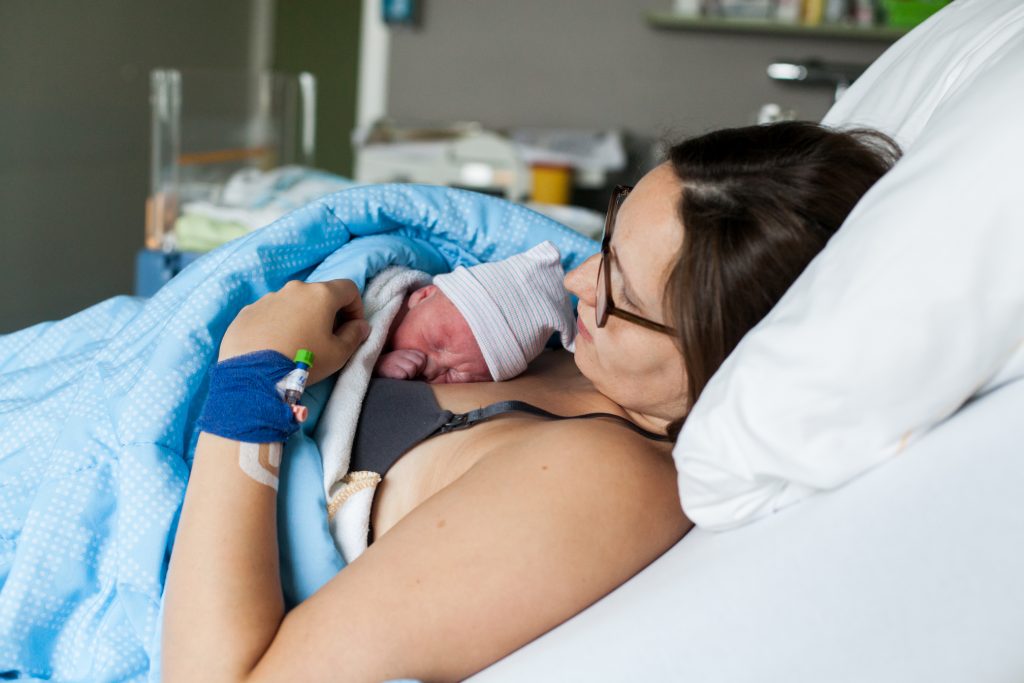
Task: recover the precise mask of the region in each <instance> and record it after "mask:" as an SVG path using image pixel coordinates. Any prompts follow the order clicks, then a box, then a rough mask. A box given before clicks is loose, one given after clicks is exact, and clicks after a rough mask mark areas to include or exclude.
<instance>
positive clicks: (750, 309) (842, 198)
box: [664, 121, 900, 435]
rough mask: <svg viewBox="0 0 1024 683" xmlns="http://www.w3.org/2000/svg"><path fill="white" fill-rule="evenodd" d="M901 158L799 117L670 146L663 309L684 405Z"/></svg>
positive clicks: (877, 137) (865, 136)
mask: <svg viewBox="0 0 1024 683" xmlns="http://www.w3.org/2000/svg"><path fill="white" fill-rule="evenodd" d="M899 156H900V149H899V146H898V145H897V144H896V143H895V142H894V141H893V140H892V139H891V138H889V137H888V136H886V135H884V134H882V133H879V132H877V131H873V130H867V129H855V130H847V131H837V130H832V129H830V128H826V127H824V126H820V125H818V124H815V123H810V122H805V121H784V122H780V123H773V124H767V125H759V126H748V127H744V128H729V129H724V130H718V131H715V132H712V133H708V134H706V135H701V136H699V137H695V138H691V139H688V140H684V141H683V142H681V143H679V144H677V145H674V146H673V147H671V148H670V149H669V150H668V154H667V157H668V161H669V162H670V163H671V164H672V168H673V169H674V170H675V173H676V175H677V176H678V177H679V180H680V181H681V182H682V190H683V192H682V199H681V200H680V202H679V216H680V218H681V219H682V223H683V246H682V248H681V250H680V252H679V254H678V257H677V259H676V262H675V266H674V267H673V269H672V273H671V276H670V277H669V280H668V283H667V284H666V297H665V299H664V300H665V304H666V310H665V317H666V319H667V320H669V321H670V323H669V324H671V325H672V326H673V327H675V329H676V330H678V337H677V343H678V344H679V347H680V350H681V352H682V353H683V359H684V365H685V367H686V373H687V381H688V392H687V393H688V399H689V401H688V405H689V406H690V407H692V406H693V404H694V403H695V402H696V400H697V397H698V396H700V394H701V392H702V391H703V390H704V387H705V386H706V385H707V383H708V380H710V379H711V376H712V375H713V374H714V373H715V371H716V370H718V368H719V366H721V364H722V362H723V361H724V360H725V358H726V356H728V355H729V353H731V352H732V350H733V349H734V348H735V347H736V345H737V344H738V343H739V341H740V339H742V338H743V335H745V334H746V333H747V332H748V331H750V329H751V328H753V327H754V326H755V325H756V324H757V323H758V322H759V321H760V320H761V319H762V318H763V317H764V316H765V315H767V314H768V311H770V310H771V308H772V307H773V306H774V305H775V304H776V303H777V302H778V301H779V299H781V298H782V295H783V294H784V293H785V292H786V290H787V289H788V288H789V286H790V285H791V284H793V282H794V281H795V280H796V279H797V276H799V275H800V273H801V272H803V270H804V268H805V267H806V266H807V264H808V263H810V261H811V259H813V258H814V256H815V255H816V254H817V253H818V252H820V251H821V250H822V248H823V247H824V246H825V243H826V242H828V240H829V238H830V237H831V236H832V235H833V234H834V233H835V232H836V230H838V229H839V226H840V225H842V223H843V221H844V220H845V219H846V216H847V215H848V214H849V213H850V211H851V210H852V209H853V207H854V205H855V204H856V203H857V202H858V201H859V200H860V198H861V197H862V196H863V195H864V193H865V192H867V191H868V189H869V188H870V187H871V186H872V185H874V184H875V182H876V181H877V180H878V179H879V178H881V177H882V176H883V175H884V174H885V172H886V171H888V170H889V169H890V168H891V167H892V165H893V164H894V163H895V162H896V160H897V159H898V158H899ZM685 419H686V418H685V417H684V418H682V419H680V420H678V421H677V422H676V423H674V424H673V425H671V427H670V431H671V433H672V434H673V435H675V434H676V433H678V431H679V429H680V428H681V427H682V423H683V421H684V420H685Z"/></svg>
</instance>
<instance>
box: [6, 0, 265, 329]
mask: <svg viewBox="0 0 1024 683" xmlns="http://www.w3.org/2000/svg"><path fill="white" fill-rule="evenodd" d="M268 8H269V9H272V6H271V5H269V4H268V3H267V2H266V1H265V0H217V2H208V1H207V0H174V1H173V2H169V1H167V0H89V2H81V1H80V0H53V1H47V2H40V1H39V0H0V333H3V332H10V331H13V330H16V329H19V328H22V327H25V326H27V325H29V324H32V323H36V322H40V321H42V320H48V319H55V318H61V317H64V316H66V315H69V314H71V313H74V312H76V311H78V310H81V309H83V308H85V307H86V306H89V305H91V304H94V303H96V302H98V301H100V300H102V299H105V298H108V297H110V296H114V295H117V294H127V293H129V292H131V291H132V264H133V261H134V255H135V252H136V250H137V249H139V248H140V247H141V246H142V240H143V224H144V217H145V214H144V202H145V199H146V195H147V193H148V187H149V118H150V114H149V78H148V74H149V71H150V69H153V68H155V67H160V66H176V67H180V68H188V67H223V68H246V67H249V66H251V65H258V64H259V63H260V62H263V63H264V65H266V63H267V61H266V60H269V59H270V52H271V50H270V44H269V41H270V39H271V38H270V32H271V31H272V28H273V27H272V16H271V17H270V20H269V21H268V20H267V19H268V17H267V15H266V11H267V9H268Z"/></svg>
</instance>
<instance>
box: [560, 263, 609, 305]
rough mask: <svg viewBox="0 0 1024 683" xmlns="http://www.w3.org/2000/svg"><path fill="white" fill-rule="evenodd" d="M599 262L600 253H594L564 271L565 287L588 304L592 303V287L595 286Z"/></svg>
mask: <svg viewBox="0 0 1024 683" xmlns="http://www.w3.org/2000/svg"><path fill="white" fill-rule="evenodd" d="M600 262H601V255H600V254H594V255H593V256H591V257H590V258H588V259H587V260H586V261H584V262H583V263H581V264H580V265H579V267H577V268H573V269H572V270H570V271H569V272H568V273H566V274H565V280H563V284H564V285H565V288H566V289H567V290H569V291H570V292H572V293H573V294H575V295H576V296H578V297H579V298H580V301H582V302H583V303H585V304H587V305H588V306H593V305H594V288H595V287H596V286H597V268H598V264H599V263H600Z"/></svg>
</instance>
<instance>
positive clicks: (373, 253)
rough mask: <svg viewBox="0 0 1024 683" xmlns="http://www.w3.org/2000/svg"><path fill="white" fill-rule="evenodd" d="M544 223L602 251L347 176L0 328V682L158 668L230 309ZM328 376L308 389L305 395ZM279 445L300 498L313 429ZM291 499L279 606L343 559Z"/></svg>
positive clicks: (528, 214) (451, 195)
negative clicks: (215, 238)
mask: <svg viewBox="0 0 1024 683" xmlns="http://www.w3.org/2000/svg"><path fill="white" fill-rule="evenodd" d="M544 240H551V241H552V242H554V243H555V245H556V246H557V247H558V248H559V250H560V251H561V254H562V260H563V265H564V266H565V267H566V268H572V267H575V266H577V265H579V263H581V262H582V261H583V259H585V258H586V257H588V256H590V255H591V254H592V253H594V251H595V250H596V248H597V245H596V244H595V243H594V242H592V241H591V240H588V239H586V238H583V237H581V236H579V235H578V234H576V233H574V232H572V231H571V230H569V229H568V228H565V227H563V226H561V225H560V224H558V223H555V222H554V221H552V220H550V219H548V218H546V217H544V216H541V215H540V214H537V213H534V212H533V211H530V210H528V209H526V208H524V207H521V206H518V205H515V204H511V203H509V202H506V201H504V200H501V199H497V198H494V197H488V196H484V195H479V194H475V193H472V192H466V191H461V190H454V189H449V188H441V187H428V186H416V185H378V186H364V187H355V188H352V189H347V190H343V191H341V192H338V193H336V194H333V195H329V196H327V197H325V198H323V199H320V200H318V201H316V202H313V203H312V204H309V205H307V206H305V207H302V208H300V209H297V210H295V211H293V212H292V213H290V214H288V215H286V216H284V217H282V218H281V219H279V220H277V221H275V222H274V223H271V224H270V225H268V226H267V227H265V228H262V229H260V230H257V231H255V232H253V233H250V234H249V235H246V236H244V237H241V238H239V239H237V240H235V241H233V242H230V243H228V244H225V245H224V246H222V247H220V248H218V249H216V250H214V251H212V252H210V253H208V254H205V255H204V256H203V257H201V258H200V259H198V260H197V261H195V262H194V263H192V264H191V265H189V266H188V267H187V268H186V269H185V270H183V271H182V272H181V273H180V274H179V275H178V276H177V277H175V278H174V279H173V280H171V282H170V283H168V284H167V285H166V286H164V287H163V289H161V290H160V291H159V292H158V293H157V294H156V295H155V296H153V297H152V298H150V299H139V298H135V297H127V296H122V297H115V298H112V299H109V300H107V301H104V302H101V303H99V304H96V305H94V306H92V307H90V308H88V309H86V310H84V311H82V312H80V313H78V314H76V315H73V316H71V317H69V318H67V319H65V320H60V321H55V322H46V323H40V324H38V325H35V326H33V327H30V328H27V329H24V330H21V331H18V332H14V333H12V334H8V335H4V336H0V679H12V678H17V679H47V680H62V681H94V682H97V681H143V680H153V681H156V680H159V665H158V663H159V643H160V611H161V596H162V592H163V582H164V576H165V574H166V572H167V564H168V559H169V557H170V553H171V550H172V542H173V538H174V531H175V528H176V524H177V519H178V514H179V512H180V510H181V504H182V501H183V498H184V493H185V487H186V484H187V482H188V476H189V468H190V466H191V462H192V456H193V453H194V449H195V443H196V438H197V433H196V431H195V420H196V418H197V413H198V411H199V410H200V408H201V406H202V404H203V400H204V398H205V393H206V384H205V377H206V371H207V369H208V368H209V367H210V366H211V365H212V364H213V363H214V362H215V360H216V355H217V349H218V346H219V343H220V338H221V336H222V335H223V334H224V331H225V329H226V328H227V326H228V324H229V323H230V322H231V321H232V320H233V319H234V317H235V315H236V314H237V313H238V311H239V310H240V309H241V308H242V307H243V306H245V305H247V304H249V303H251V302H253V301H255V300H256V299H258V298H259V297H260V296H262V295H263V294H265V293H267V292H270V291H273V290H277V289H279V288H280V287H281V286H283V285H284V283H285V282H287V281H288V280H292V279H303V280H309V281H321V280H329V279H333V278H351V279H352V280H354V281H355V282H356V283H357V284H358V285H359V286H360V288H362V287H363V286H364V285H365V283H366V281H367V280H368V279H369V278H370V277H372V276H373V275H374V274H375V273H377V272H378V271H380V270H382V269H384V268H386V267H387V266H390V265H402V266H408V267H410V268H416V269H418V270H423V271H427V272H430V273H438V272H445V271H448V270H450V269H451V268H454V267H455V266H457V265H466V266H469V265H475V264H477V263H480V262H483V261H491V260H499V259H503V258H506V257H508V256H511V255H512V254H514V253H518V252H521V251H523V250H525V249H527V248H529V247H531V246H533V245H535V244H538V243H539V242H542V241H544ZM328 385H329V381H324V382H321V383H320V384H319V385H318V386H317V387H313V388H311V390H310V393H309V394H308V395H309V396H310V399H311V403H314V404H315V403H317V402H318V401H322V400H326V397H327V395H328V394H329V391H330V386H328ZM314 412H315V413H317V414H318V412H319V411H318V410H314ZM313 426H315V420H310V421H309V422H307V426H306V428H305V430H304V431H306V432H308V431H309V430H310V429H312V428H313ZM292 442H294V445H293V444H292V443H290V444H289V449H293V450H297V451H299V452H301V453H303V454H304V455H303V456H302V457H299V456H296V457H295V458H293V460H294V463H295V466H296V467H298V468H299V469H298V470H296V471H294V472H293V473H292V476H291V477H290V482H286V481H285V476H286V474H287V473H282V485H281V494H280V495H281V496H288V495H289V491H292V492H294V491H295V490H297V487H300V485H303V483H304V482H306V483H305V485H306V486H308V487H309V488H308V491H309V492H310V495H308V496H307V495H303V496H297V495H296V496H292V497H294V498H296V501H297V500H298V499H300V498H301V499H302V500H303V502H304V503H305V504H306V507H307V508H309V507H310V506H313V508H315V506H316V505H322V502H320V501H317V500H316V498H315V492H316V491H319V495H320V496H321V499H322V496H323V491H322V488H323V487H322V479H321V476H320V474H319V472H317V471H315V470H316V468H318V467H319V455H318V453H317V452H316V450H315V449H316V446H315V443H314V442H313V441H312V440H311V439H309V438H308V437H306V435H305V434H301V433H300V434H299V435H298V437H297V438H296V437H293V439H292ZM285 461H286V462H288V461H289V458H288V456H287V455H286V458H285ZM309 482H312V483H309ZM305 493H306V490H305V489H304V490H303V494H305ZM296 501H290V500H284V501H282V503H281V505H280V506H279V509H280V516H281V518H282V519H280V520H279V529H280V535H281V549H282V574H283V575H284V574H287V575H288V576H283V577H282V579H283V582H284V584H285V585H286V587H288V589H289V590H290V591H291V595H290V596H289V597H290V601H291V602H292V604H294V602H296V601H298V600H301V599H302V597H304V596H305V595H308V594H310V593H311V592H313V590H315V588H316V587H319V584H320V583H321V582H323V581H325V580H326V579H327V578H329V577H330V572H333V571H337V570H338V569H340V568H341V567H342V566H343V563H342V562H341V560H340V558H339V557H337V556H336V553H335V551H334V550H333V545H329V546H325V545H323V542H324V538H326V539H328V541H327V542H329V536H321V535H320V534H319V532H317V533H312V534H309V535H308V536H309V537H308V538H307V537H304V536H303V535H302V534H301V533H299V532H295V531H294V530H293V529H290V528H289V527H290V526H295V525H290V524H289V519H288V516H289V514H291V511H292V509H293V508H295V507H296V504H297V503H296ZM309 501H312V502H309ZM298 507H301V506H298ZM296 514H301V511H299V512H297V513H296ZM311 514H316V510H314V511H313V513H311ZM320 516H321V517H323V515H322V514H320ZM324 530H325V532H326V519H325V518H324ZM317 544H319V545H317ZM313 546H315V547H313ZM332 553H334V554H333V555H332ZM307 556H308V557H310V558H313V559H310V562H312V563H313V564H314V565H316V566H313V567H310V566H308V565H306V564H305V562H306V560H305V558H306V557H307Z"/></svg>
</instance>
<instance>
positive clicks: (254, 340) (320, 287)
mask: <svg viewBox="0 0 1024 683" xmlns="http://www.w3.org/2000/svg"><path fill="white" fill-rule="evenodd" d="M369 333H370V326H369V325H368V324H367V322H366V320H365V319H364V318H363V300H362V299H361V298H360V297H359V289H358V288H357V287H356V284H355V283H354V282H352V281H351V280H329V281H327V282H301V281H299V280H290V281H289V282H287V283H286V284H285V286H284V287H282V288H281V289H280V290H278V291H276V292H271V293H270V294H267V295H265V296H263V297H262V298H261V299H259V301H256V302H255V303H253V304H250V305H248V306H246V307H245V308H243V309H242V310H241V311H239V313H238V316H237V317H236V318H235V320H234V321H233V322H232V323H231V325H230V326H228V330H227V332H226V333H225V334H224V339H223V340H222V341H221V344H220V356H219V358H218V360H225V359H227V358H231V357H233V356H240V355H242V354H245V353H249V352H251V351H260V350H263V349H272V350H274V351H279V352H281V353H283V354H284V355H286V356H288V358H289V359H291V358H294V357H295V352H296V351H297V350H299V349H309V350H310V351H312V352H313V355H314V358H313V369H312V370H311V371H310V373H309V381H308V383H309V384H311V385H312V384H316V383H317V382H319V381H320V380H322V379H323V378H324V377H327V376H329V375H331V374H333V373H334V372H336V371H338V370H340V369H341V368H342V366H344V365H345V363H347V362H348V359H349V357H350V356H351V355H352V353H353V352H354V351H355V350H356V349H357V348H358V347H359V345H360V344H362V343H363V341H364V340H365V339H366V337H367V335H369Z"/></svg>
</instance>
